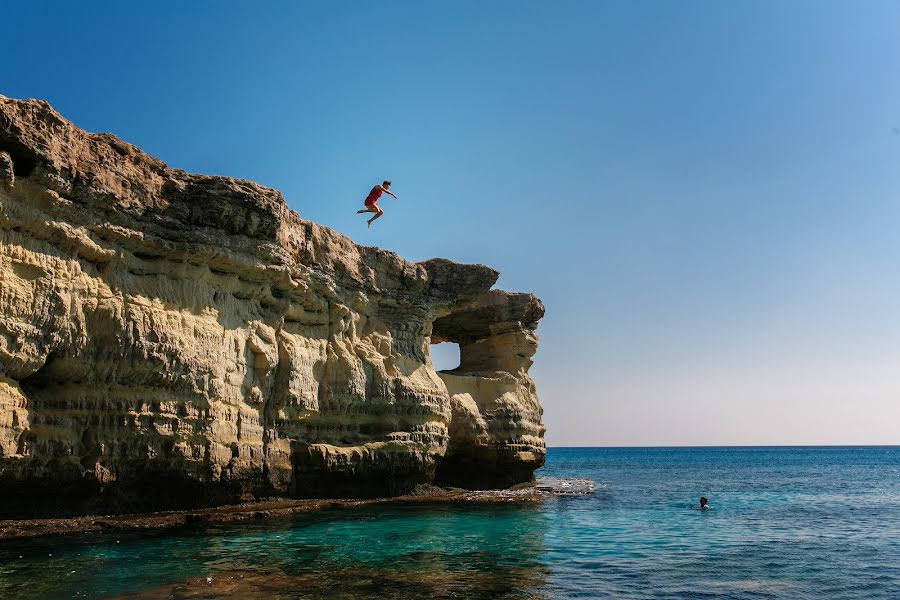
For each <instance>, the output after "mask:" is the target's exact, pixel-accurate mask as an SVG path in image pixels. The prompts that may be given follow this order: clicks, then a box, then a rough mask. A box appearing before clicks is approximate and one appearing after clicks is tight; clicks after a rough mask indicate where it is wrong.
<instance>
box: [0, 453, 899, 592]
mask: <svg viewBox="0 0 900 600" xmlns="http://www.w3.org/2000/svg"><path fill="white" fill-rule="evenodd" d="M541 474H542V475H545V476H547V477H558V478H566V479H570V478H581V479H591V480H593V481H594V482H595V484H596V489H595V491H594V494H593V495H589V496H560V497H553V498H549V499H548V500H546V501H544V502H542V503H539V504H526V505H516V504H514V503H509V504H508V505H483V506H473V505H455V506H372V507H366V508H357V509H344V510H333V511H326V512H321V513H318V514H312V515H311V514H302V515H297V516H294V517H290V518H285V519H271V520H262V521H253V522H240V523H235V524H225V525H208V526H204V527H197V528H191V529H178V530H169V531H165V532H152V533H129V534H114V535H112V536H108V535H90V536H70V537H64V538H55V539H43V540H31V541H22V542H3V543H2V545H0V598H96V597H125V598H137V597H152V598H248V597H271V598H361V597H369V598H411V597H416V598H429V597H430V598H576V597H580V598H595V597H615V598H647V599H650V598H723V599H725V598H735V599H742V598H747V599H750V598H817V599H821V598H900V448H898V447H872V448H677V449H672V448H647V449H602V448H595V449H562V448H554V449H551V450H550V452H549V455H548V461H547V466H546V467H545V468H544V469H543V470H542V472H541ZM701 494H702V495H706V496H707V497H709V498H710V504H711V505H713V506H714V507H715V508H714V509H713V510H709V511H699V510H695V509H694V508H692V505H694V504H695V503H696V499H697V498H698V497H699V496H700V495H701ZM207 577H211V578H212V580H211V582H208V580H207Z"/></svg>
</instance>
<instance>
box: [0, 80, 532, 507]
mask: <svg viewBox="0 0 900 600" xmlns="http://www.w3.org/2000/svg"><path fill="white" fill-rule="evenodd" d="M17 165H18V166H17ZM0 236H2V237H0V241H2V244H0V272H2V273H3V282H4V285H3V287H4V290H3V291H2V292H0V329H2V331H0V333H2V334H3V335H2V336H0V478H2V479H3V480H4V481H7V482H9V485H13V486H18V489H22V490H33V491H34V493H35V494H39V493H42V492H40V490H45V489H53V488H60V487H61V488H62V489H63V490H64V493H62V494H61V496H60V497H68V498H70V499H71V500H70V503H71V505H72V506H75V504H77V503H81V504H78V506H82V507H89V506H91V503H96V505H97V506H100V505H104V506H109V507H112V508H120V509H123V510H124V509H128V510H131V509H135V508H154V509H156V508H160V507H164V506H167V504H166V500H165V499H164V498H163V499H160V498H158V496H159V495H160V494H155V493H153V486H146V487H147V491H146V494H147V498H146V499H145V500H146V503H147V506H143V505H140V504H141V501H138V500H135V499H134V497H133V494H132V495H129V494H130V493H129V492H128V491H127V490H128V489H134V487H135V486H138V487H139V488H140V486H141V485H144V484H147V482H148V481H153V480H154V479H155V480H156V481H164V482H167V483H166V484H165V485H161V486H156V487H158V488H159V490H157V491H160V492H161V491H163V490H169V491H167V492H165V494H166V495H168V496H169V497H170V498H171V497H173V494H172V493H170V492H171V491H172V490H175V491H177V492H178V493H175V494H174V496H179V494H181V496H182V497H181V498H180V499H179V502H184V501H196V502H207V503H208V502H216V501H219V500H221V499H223V498H224V499H227V498H231V497H233V496H235V495H236V496H238V497H240V496H241V495H244V496H246V495H248V494H250V495H254V494H255V495H259V494H285V495H287V494H291V495H377V494H393V493H401V492H403V491H408V489H410V488H411V486H414V485H416V484H418V483H426V482H430V481H432V480H434V479H435V477H437V478H438V480H440V481H442V482H445V483H449V484H461V485H477V486H487V487H492V486H494V487H496V486H501V485H508V484H510V483H517V482H520V481H524V480H527V479H529V478H530V477H531V473H532V472H533V470H534V469H535V468H536V467H537V466H540V464H542V462H543V452H544V450H543V440H542V435H543V426H542V425H541V423H540V412H541V411H540V407H539V404H538V403H537V396H536V393H535V391H534V385H533V382H532V381H531V379H530V378H529V377H528V374H527V371H528V367H529V366H530V356H531V355H533V353H534V349H536V344H537V337H536V335H535V334H534V330H535V328H536V327H537V323H538V321H539V319H540V318H541V316H542V315H543V306H542V305H541V303H540V301H539V300H537V299H536V298H534V297H533V296H531V295H530V294H513V293H507V292H502V291H499V290H492V289H491V288H492V286H493V285H494V284H495V283H496V280H497V277H498V273H497V272H496V271H495V270H494V269H491V268H490V267H487V266H484V265H462V264H458V263H455V262H453V261H449V260H446V259H430V260H426V261H421V262H418V263H414V262H409V261H406V260H404V259H402V258H401V257H399V256H398V255H397V254H395V253H393V252H389V251H386V250H382V249H379V248H374V247H366V246H359V245H357V244H355V243H353V242H352V241H351V240H350V239H349V238H347V237H346V236H343V235H342V234H340V233H337V232H335V231H333V230H331V229H328V228H326V227H323V226H320V225H317V224H314V223H311V222H309V221H305V220H303V219H301V218H300V216H299V215H298V214H297V213H296V212H294V211H292V210H290V209H289V208H288V207H287V205H286V204H285V202H284V199H283V197H282V196H281V194H280V193H279V192H277V191H276V190H273V189H271V188H266V187H263V186H260V185H258V184H255V183H253V182H249V181H244V180H237V179H231V178H227V177H218V176H207V175H192V174H189V173H186V172H184V171H180V170H177V169H171V168H169V167H168V166H167V165H166V164H165V163H163V162H162V161H160V160H159V159H156V158H153V157H150V156H148V155H146V154H144V153H143V152H142V151H140V150H139V149H138V148H137V147H135V146H133V145H131V144H127V143H125V142H122V141H121V140H119V139H118V138H116V137H115V136H113V135H111V134H90V133H87V132H84V131H82V130H80V129H78V128H77V127H75V126H74V125H73V124H71V123H70V122H69V121H67V120H66V119H64V118H63V117H61V116H60V115H58V114H57V113H56V112H55V111H53V109H52V108H51V107H50V106H49V105H48V104H47V103H45V102H43V101H37V100H25V101H22V100H11V99H7V98H2V97H0ZM444 339H446V340H452V341H457V342H459V343H460V344H461V348H463V354H464V355H468V357H469V358H468V360H464V365H465V366H466V369H467V370H466V372H465V373H464V372H462V371H458V372H457V373H456V374H454V375H446V374H438V373H436V372H435V371H434V368H433V366H432V365H431V362H430V359H429V358H428V346H429V343H430V342H431V341H436V340H444ZM523 357H524V358H523ZM504 369H505V370H504ZM451 378H453V381H450V379H451ZM461 381H463V382H465V385H463V383H460V382H461ZM492 382H500V383H497V384H496V385H495V384H494V383H492ZM454 390H455V391H456V393H454ZM463 406H464V410H463V409H462V408H461V407H463ZM454 432H456V439H454ZM479 457H480V458H479ZM461 469H462V470H463V471H465V472H473V471H472V470H473V469H474V472H478V473H481V474H483V476H479V477H476V478H471V477H460V476H459V473H460V472H462V471H461ZM48 486H49V487H48ZM129 486H130V488H129ZM141 489H143V488H141ZM66 490H68V491H66ZM185 490H190V495H187V493H186V492H185ZM23 493H24V492H23ZM139 505H140V506H139ZM15 510H16V509H15V507H14V506H11V505H9V504H7V505H6V506H0V512H7V513H10V512H15Z"/></svg>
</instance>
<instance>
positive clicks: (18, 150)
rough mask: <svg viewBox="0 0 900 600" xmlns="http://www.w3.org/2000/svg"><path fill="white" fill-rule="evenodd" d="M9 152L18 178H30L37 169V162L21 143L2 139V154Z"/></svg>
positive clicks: (0, 141) (0, 146)
mask: <svg viewBox="0 0 900 600" xmlns="http://www.w3.org/2000/svg"><path fill="white" fill-rule="evenodd" d="M4 151H5V152H7V153H8V154H9V157H10V158H11V159H12V163H13V174H14V175H15V176H16V177H28V176H29V175H31V173H32V172H33V171H34V170H35V168H37V160H36V159H35V157H34V156H33V155H32V154H31V152H29V151H28V149H27V148H26V147H25V146H23V145H22V144H21V143H18V142H13V141H11V140H7V139H4V138H2V137H0V152H4Z"/></svg>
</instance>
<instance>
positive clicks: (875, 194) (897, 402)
mask: <svg viewBox="0 0 900 600" xmlns="http://www.w3.org/2000/svg"><path fill="white" fill-rule="evenodd" d="M0 15H2V17H0V18H2V20H3V25H4V26H3V28H2V29H3V33H2V35H0V56H2V57H3V60H2V62H0V94H4V95H6V96H11V97H38V98H44V99H46V100H49V101H50V102H51V103H52V104H53V105H54V106H55V107H56V108H57V109H58V110H59V111H60V112H62V113H63V114H64V115H65V116H67V117H68V118H70V119H71V120H73V121H74V122H75V123H76V124H78V125H79V126H81V127H84V128H86V129H88V130H91V131H111V132H114V133H116V134H117V135H119V136H120V137H122V138H124V139H125V140H127V141H129V142H132V143H134V144H137V145H138V146H140V147H142V148H143V149H144V150H146V151H148V152H150V153H151V154H154V155H156V156H159V157H160V158H162V159H163V160H165V161H166V162H167V163H169V164H170V165H171V166H173V167H178V168H183V169H186V170H189V171H195V172H202V173H213V174H223V175H231V176H236V177H245V178H248V179H253V180H255V181H258V182H260V183H262V184H265V185H269V186H272V187H275V188H278V189H280V190H281V191H282V192H283V193H284V195H285V197H286V199H287V201H288V204H289V205H290V206H291V207H292V208H294V209H295V210H297V211H298V212H299V213H300V214H301V216H303V217H304V218H307V219H312V220H314V221H317V222H319V223H322V224H324V225H327V226H330V227H333V228H334V229H336V230H338V231H341V232H343V233H345V234H347V235H349V236H350V237H352V238H353V239H354V240H356V241H357V242H359V243H362V244H369V245H378V246H382V247H385V248H388V249H391V250H394V251H396V252H398V253H400V254H401V255H403V256H405V257H407V258H410V259H414V260H419V259H425V258H429V257H433V256H443V257H448V258H452V259H455V260H458V261H464V262H483V263H486V264H490V265H492V266H494V267H496V268H498V269H499V270H500V271H501V273H502V274H501V278H500V282H499V286H500V287H502V288H504V289H509V290H523V291H531V292H533V293H535V294H537V295H538V296H540V297H541V298H542V299H543V300H544V303H545V304H546V307H547V316H546V317H545V319H544V321H542V322H541V325H540V327H539V330H538V332H539V333H540V335H541V348H540V351H539V352H538V355H537V357H536V363H535V366H534V367H533V368H532V374H533V376H534V378H535V380H536V382H537V384H538V390H539V393H540V397H541V401H542V404H543V405H544V407H545V421H546V424H547V425H548V427H549V431H548V434H547V439H548V442H549V443H550V444H551V445H704V444H844V443H852V444H882V443H894V444H896V443H900V196H898V192H900V169H898V165H900V3H897V2H876V1H868V0H867V1H866V2H856V1H852V2H851V1H848V2H829V1H826V0H817V1H814V2H803V1H798V0H792V1H790V2H784V1H781V0H777V1H770V2H767V1H762V0H759V1H757V0H754V1H747V2H742V1H738V0H729V1H727V2H723V1H719V0H713V1H708V2H707V1H704V2H700V1H688V0H684V1H678V2H675V1H663V0H659V1H655V2H636V1H630V0H629V1H627V2H626V1H622V2H617V3H611V2H600V1H585V2H572V1H559V2H543V1H541V2H524V1H519V0H517V1H497V2H481V1H473V2H464V1H454V2H408V3H406V2H404V3H400V2H385V1H379V2H369V1H365V2H364V1H347V2H337V3H328V2H309V3H299V2H287V1H286V2H283V3H278V2H227V1H217V2H163V1H153V2H149V1H147V2H121V1H116V2H90V1H88V2H46V1H41V0H30V1H29V2H6V3H3V4H2V6H0ZM383 178H390V179H393V181H394V188H393V190H394V191H395V192H396V193H397V195H398V196H399V197H400V199H399V200H397V201H394V200H393V199H391V198H387V199H385V200H384V201H382V205H384V206H385V208H386V210H387V214H386V215H385V216H384V217H383V218H382V219H381V220H380V221H378V222H377V223H376V226H375V227H373V229H372V230H371V231H367V230H366V227H365V222H364V219H363V218H362V217H359V216H357V215H355V214H354V211H355V210H356V209H357V208H358V205H360V204H361V201H362V198H363V197H364V196H365V194H366V192H367V191H368V190H369V188H370V187H371V186H372V185H373V184H375V183H377V182H379V181H380V180H381V179H383Z"/></svg>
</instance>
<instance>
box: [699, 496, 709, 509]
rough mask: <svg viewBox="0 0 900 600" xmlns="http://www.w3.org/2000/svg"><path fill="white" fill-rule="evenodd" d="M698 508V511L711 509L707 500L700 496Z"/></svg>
mask: <svg viewBox="0 0 900 600" xmlns="http://www.w3.org/2000/svg"><path fill="white" fill-rule="evenodd" d="M699 508H700V510H708V509H710V508H712V506H710V505H709V500H707V499H706V496H700V507H699Z"/></svg>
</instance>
